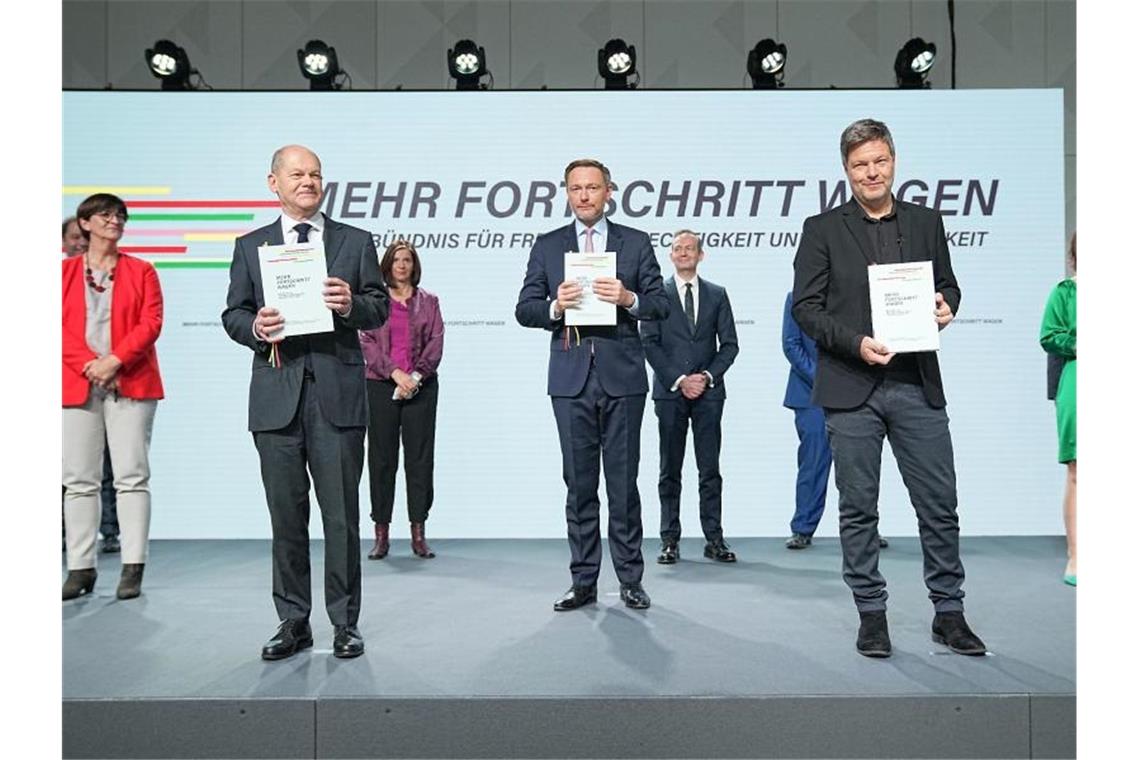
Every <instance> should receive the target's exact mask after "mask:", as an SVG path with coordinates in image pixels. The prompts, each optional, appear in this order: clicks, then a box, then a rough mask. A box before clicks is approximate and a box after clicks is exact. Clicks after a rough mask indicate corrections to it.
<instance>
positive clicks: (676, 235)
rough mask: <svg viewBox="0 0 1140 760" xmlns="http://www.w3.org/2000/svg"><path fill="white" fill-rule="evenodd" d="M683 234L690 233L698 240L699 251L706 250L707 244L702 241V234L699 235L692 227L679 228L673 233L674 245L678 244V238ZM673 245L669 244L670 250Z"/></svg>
mask: <svg viewBox="0 0 1140 760" xmlns="http://www.w3.org/2000/svg"><path fill="white" fill-rule="evenodd" d="M682 235H689V236H691V237H692V238H693V240H696V241H697V253H704V252H705V245H704V243H702V242H701V236H700V235H698V234H697V233H695V232H693V231H692V230H690V229H680V230H677V231H676V232H674V233H673V245H676V243H677V238H679V237H681V236H682ZM673 245H670V246H669V250H673Z"/></svg>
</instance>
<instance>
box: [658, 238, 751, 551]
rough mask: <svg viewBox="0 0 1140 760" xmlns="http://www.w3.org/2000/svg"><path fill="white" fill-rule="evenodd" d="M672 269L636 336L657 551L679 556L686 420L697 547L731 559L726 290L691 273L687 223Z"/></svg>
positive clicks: (697, 258) (731, 342) (695, 250)
mask: <svg viewBox="0 0 1140 760" xmlns="http://www.w3.org/2000/svg"><path fill="white" fill-rule="evenodd" d="M669 258H670V260H671V261H672V262H673V267H674V268H675V269H676V270H677V274H676V276H675V277H670V278H669V279H668V280H666V281H665V292H666V294H667V295H668V298H669V317H668V318H667V319H665V320H662V321H660V322H644V323H642V326H641V342H642V344H643V345H644V346H645V356H646V357H647V358H648V359H649V364H650V366H651V367H653V406H654V409H655V411H656V412H657V430H658V433H659V435H660V439H661V469H660V475H659V477H658V480H657V494H658V496H659V497H660V500H661V554H660V555H658V557H657V561H658V562H659V563H661V564H663V565H671V564H673V563H675V562H676V561H677V560H678V559H680V556H681V554H680V549H679V548H678V546H677V542H678V541H679V540H680V539H681V519H680V512H681V466H682V465H683V464H684V461H685V441H686V439H687V438H688V435H689V421H690V420H692V423H693V452H694V454H695V455H696V459H697V473H698V486H697V491H698V494H699V497H700V515H701V530H702V531H703V532H704V534H705V541H706V544H705V551H704V554H705V556H706V557H708V558H709V559H713V560H716V561H717V562H735V561H736V554H735V553H733V552H732V550H731V549H729V547H728V544H727V543H725V540H724V530H723V528H722V527H721V519H720V518H721V486H722V480H721V476H720V441H721V435H720V420H721V416H722V414H723V412H724V399H725V389H724V373H725V372H727V371H728V368H729V367H731V366H732V363H733V361H735V360H736V355H737V353H739V351H740V348H739V346H738V344H737V342H736V322H735V321H734V320H733V318H732V305H731V304H730V303H729V301H728V293H727V292H726V291H725V289H724V288H722V287H721V286H720V285H716V284H715V283H712V282H709V281H708V280H706V279H703V278H699V277H697V265H698V264H699V263H700V262H701V261H703V260H704V258H705V253H704V250H703V249H702V248H701V240H700V238H698V237H697V235H696V233H695V232H693V231H692V230H680V231H678V232H677V233H676V234H674V235H673V247H672V249H671V251H670V253H669Z"/></svg>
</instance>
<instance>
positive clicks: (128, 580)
mask: <svg viewBox="0 0 1140 760" xmlns="http://www.w3.org/2000/svg"><path fill="white" fill-rule="evenodd" d="M144 567H146V565H143V564H142V563H139V564H137V565H123V573H122V575H120V576H119V588H118V589H116V590H115V596H117V597H119V598H120V599H134V598H135V597H136V596H138V595H139V594H141V593H142V577H143V568H144Z"/></svg>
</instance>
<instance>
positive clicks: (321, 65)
mask: <svg viewBox="0 0 1140 760" xmlns="http://www.w3.org/2000/svg"><path fill="white" fill-rule="evenodd" d="M297 63H298V65H300V67H301V73H302V74H303V75H304V76H305V79H308V80H309V89H310V90H339V89H340V88H341V82H338V81H336V80H337V77H338V76H340V75H341V74H343V73H344V72H343V71H341V68H340V64H338V63H337V60H336V48H333V47H329V46H328V45H326V44H325V43H324V42H323V41H322V40H309V41H308V42H307V43H305V47H304V48H302V49H301V50H298V51H297Z"/></svg>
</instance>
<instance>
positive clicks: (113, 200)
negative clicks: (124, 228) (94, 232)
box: [64, 193, 127, 240]
mask: <svg viewBox="0 0 1140 760" xmlns="http://www.w3.org/2000/svg"><path fill="white" fill-rule="evenodd" d="M105 211H117V212H118V213H120V214H122V215H123V220H124V221H126V219H127V203H126V201H124V200H123V199H122V198H120V197H119V196H117V195H112V194H111V193H95V194H94V195H89V196H87V197H86V198H84V199H83V202H82V203H80V204H79V208H77V209H75V216H76V218H77V219H82V220H83V221H87V220H88V219H90V218H91V217H93V216H95V215H96V214H102V213H103V212H105ZM64 229H66V228H64ZM79 230H80V232H82V233H83V237H85V238H87V239H88V240H90V239H91V233H90V232H88V231H87V230H85V229H83V225H82V224H81V225H79Z"/></svg>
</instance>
